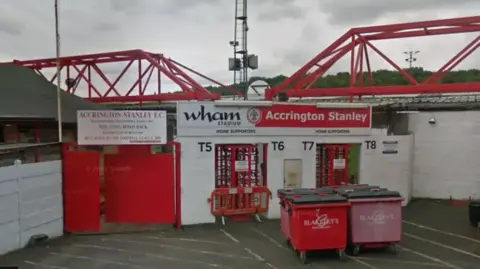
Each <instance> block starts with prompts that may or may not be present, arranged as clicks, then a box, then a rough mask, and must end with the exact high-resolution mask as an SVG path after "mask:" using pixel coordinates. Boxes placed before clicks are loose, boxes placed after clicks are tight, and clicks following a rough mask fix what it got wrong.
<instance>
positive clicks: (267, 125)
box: [177, 102, 372, 136]
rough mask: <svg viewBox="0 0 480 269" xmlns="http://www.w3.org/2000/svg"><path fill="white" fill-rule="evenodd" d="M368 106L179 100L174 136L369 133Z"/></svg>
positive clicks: (369, 109)
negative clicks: (235, 104)
mask: <svg viewBox="0 0 480 269" xmlns="http://www.w3.org/2000/svg"><path fill="white" fill-rule="evenodd" d="M371 116H372V110H371V107H368V106H365V107H345V106H343V107H335V106H332V105H331V104H329V105H328V107H317V105H315V104H288V103H287V104H275V103H273V104H272V105H271V106H254V105H253V106H251V107H248V106H243V105H242V106H230V105H229V106H223V105H222V106H221V105H216V104H215V102H179V103H178V107H177V135H178V136H226V135H242V136H248V135H370V134H371Z"/></svg>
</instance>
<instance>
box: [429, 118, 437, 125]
mask: <svg viewBox="0 0 480 269" xmlns="http://www.w3.org/2000/svg"><path fill="white" fill-rule="evenodd" d="M428 123H430V124H432V125H434V124H436V123H437V120H436V119H435V117H433V116H432V117H430V119H428Z"/></svg>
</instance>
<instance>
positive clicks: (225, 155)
mask: <svg viewBox="0 0 480 269" xmlns="http://www.w3.org/2000/svg"><path fill="white" fill-rule="evenodd" d="M264 152H266V150H264ZM264 162H265V159H264ZM264 162H263V165H262V164H261V163H260V159H259V149H258V145H216V146H215V190H214V191H213V192H212V194H211V197H210V203H211V212H212V214H213V215H215V216H221V217H222V220H223V221H224V219H223V217H225V216H230V217H233V216H249V215H255V216H257V217H258V215H257V214H259V213H263V212H266V211H267V210H268V198H269V196H270V191H269V190H268V189H267V187H266V186H265V185H266V178H265V169H264V167H265V163H264Z"/></svg>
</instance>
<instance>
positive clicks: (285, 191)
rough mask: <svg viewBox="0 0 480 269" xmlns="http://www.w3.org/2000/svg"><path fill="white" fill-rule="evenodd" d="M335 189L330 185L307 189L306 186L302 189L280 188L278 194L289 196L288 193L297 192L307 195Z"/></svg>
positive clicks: (293, 193)
mask: <svg viewBox="0 0 480 269" xmlns="http://www.w3.org/2000/svg"><path fill="white" fill-rule="evenodd" d="M334 192H335V190H334V189H333V188H330V187H323V188H316V189H306V188H301V189H279V190H278V191H277V193H278V194H280V195H283V196H287V195H295V194H302V195H307V194H319V193H334Z"/></svg>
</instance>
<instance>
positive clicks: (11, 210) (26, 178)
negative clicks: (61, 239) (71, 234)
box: [0, 161, 63, 255]
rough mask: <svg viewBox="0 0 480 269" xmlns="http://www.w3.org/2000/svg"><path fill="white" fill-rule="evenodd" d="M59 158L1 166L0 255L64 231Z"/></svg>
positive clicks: (58, 234) (59, 234)
mask: <svg viewBox="0 0 480 269" xmlns="http://www.w3.org/2000/svg"><path fill="white" fill-rule="evenodd" d="M61 168H62V166H61V161H51V162H42V163H32V164H22V165H12V166H8V167H2V168H0V255H1V254H4V253H7V252H10V251H13V250H16V249H19V248H22V247H24V246H26V245H27V243H28V241H29V239H30V237H31V236H32V235H36V234H45V235H47V236H48V237H49V238H54V237H58V236H61V235H62V234H63V206H62V203H63V198H62V171H61Z"/></svg>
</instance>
